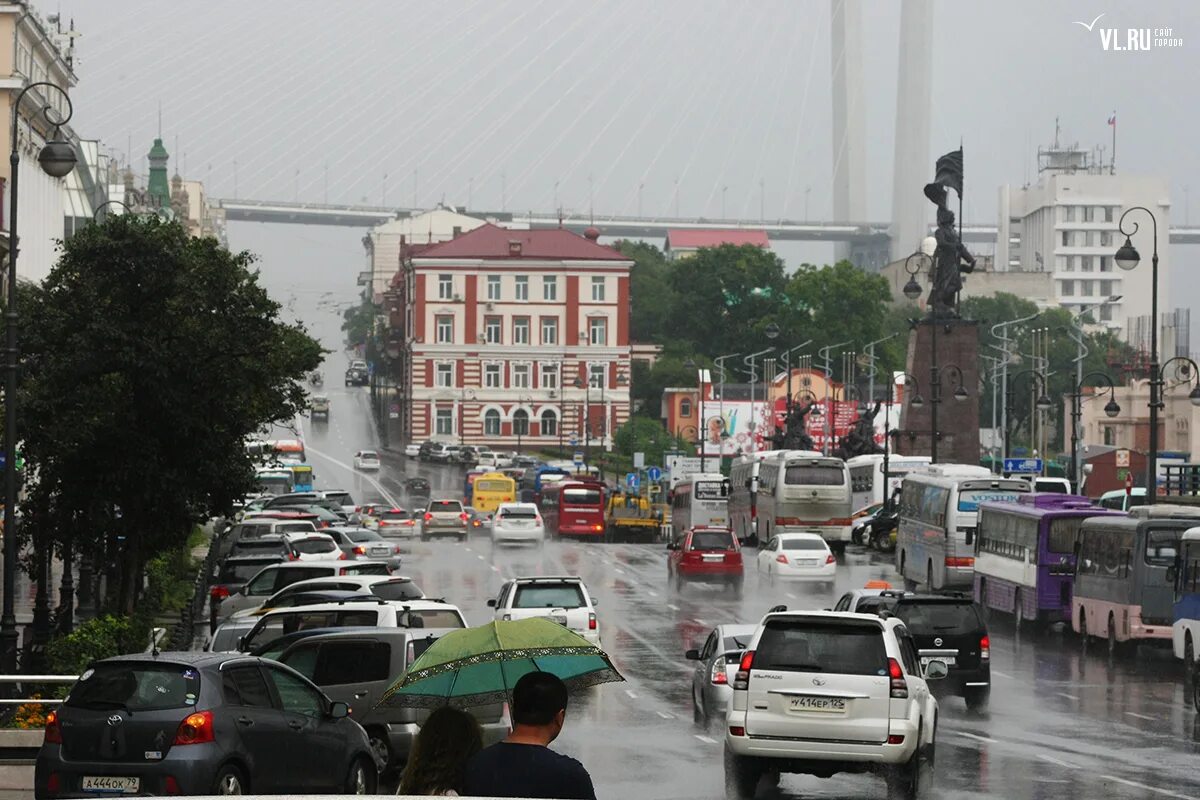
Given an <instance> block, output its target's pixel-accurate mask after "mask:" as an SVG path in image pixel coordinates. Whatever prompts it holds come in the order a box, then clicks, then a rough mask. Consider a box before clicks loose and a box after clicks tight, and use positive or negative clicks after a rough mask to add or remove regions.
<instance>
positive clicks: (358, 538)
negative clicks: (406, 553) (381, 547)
mask: <svg viewBox="0 0 1200 800" xmlns="http://www.w3.org/2000/svg"><path fill="white" fill-rule="evenodd" d="M345 536H346V538H347V539H349V540H350V541H352V542H354V543H355V544H358V543H359V542H382V541H383V537H382V536H380V535H379V534H378V533H376V532H375V531H349V532H347V533H346V534H345Z"/></svg>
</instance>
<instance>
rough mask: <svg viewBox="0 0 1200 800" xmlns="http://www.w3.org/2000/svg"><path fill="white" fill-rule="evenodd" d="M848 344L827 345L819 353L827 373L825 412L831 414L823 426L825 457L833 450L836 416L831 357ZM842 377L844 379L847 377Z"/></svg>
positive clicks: (822, 449) (848, 341)
mask: <svg viewBox="0 0 1200 800" xmlns="http://www.w3.org/2000/svg"><path fill="white" fill-rule="evenodd" d="M848 344H850V340H849V339H847V340H846V341H844V342H838V343H837V344H831V345H826V346H825V347H822V348H821V349H820V350H818V351H817V355H818V356H819V357H820V359H821V363H822V364H824V366H823V367H822V370H823V371H824V372H825V410H826V411H829V412H830V413H828V414H826V415H825V419H824V424H823V425H822V431H823V432H824V434H825V437H824V438H825V441H824V442H822V443H821V444H822V446H821V452H822V453H824V454H825V455H829V452H830V450H831V449H832V448H831V447H830V439H832V438H833V417H834V416H835V415H834V413H833V410H832V409H831V408H830V407H829V391H830V386H829V383H830V381H832V380H833V364H832V362H830V360H829V356H830V355H832V351H834V350H836V349H837V348H839V347H845V346H846V345H848ZM842 377H843V378H844V377H845V376H842Z"/></svg>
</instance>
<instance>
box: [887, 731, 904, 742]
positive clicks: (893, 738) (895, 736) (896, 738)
mask: <svg viewBox="0 0 1200 800" xmlns="http://www.w3.org/2000/svg"><path fill="white" fill-rule="evenodd" d="M887 743H888V744H904V734H902V733H889V734H888V742H887Z"/></svg>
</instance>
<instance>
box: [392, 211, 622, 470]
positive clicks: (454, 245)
mask: <svg viewBox="0 0 1200 800" xmlns="http://www.w3.org/2000/svg"><path fill="white" fill-rule="evenodd" d="M598 236H599V234H598V232H597V231H596V230H595V229H594V228H593V229H589V230H588V231H587V232H586V233H585V235H584V236H579V235H577V234H574V233H571V232H570V231H567V230H561V229H560V230H534V231H529V230H510V229H506V228H500V227H497V226H495V225H491V224H488V225H483V226H481V227H479V228H476V229H475V230H472V231H467V232H465V233H462V234H460V235H459V236H457V237H456V238H454V239H452V240H451V241H448V242H442V243H440V244H433V245H424V246H415V247H408V248H404V249H402V252H401V256H400V258H401V270H400V272H398V273H397V275H396V278H395V280H394V281H393V287H392V292H391V293H390V295H391V297H392V298H394V303H393V304H392V306H391V309H392V313H391V315H390V319H389V324H390V326H391V327H392V329H393V330H392V331H391V335H390V336H389V341H390V342H392V343H402V344H403V346H402V348H395V349H397V350H400V352H398V353H397V356H398V358H399V359H400V362H401V363H400V365H399V366H400V370H399V372H400V376H401V379H400V384H401V392H402V394H406V395H407V396H402V398H401V400H402V405H403V407H404V409H403V412H402V413H403V416H404V425H403V428H404V434H405V437H404V438H406V439H407V440H409V441H421V440H424V439H433V440H435V441H443V442H461V443H465V444H477V445H478V444H483V445H489V446H491V447H494V448H500V449H504V450H512V449H516V448H517V447H518V445H520V446H521V447H522V448H524V449H531V450H534V449H539V448H540V449H547V448H559V447H560V446H562V445H563V444H564V443H566V442H569V441H570V439H571V438H572V436H576V437H577V438H578V441H579V446H580V447H581V448H582V447H583V446H584V444H585V441H590V444H591V446H593V447H608V446H609V445H611V442H612V433H613V431H615V430H616V428H617V427H618V426H620V425H621V424H622V423H624V422H625V420H626V419H628V417H629V381H628V376H629V374H630V369H629V365H630V343H629V309H630V304H629V270H630V267H631V266H632V265H633V262H632V261H630V260H629V259H627V258H626V257H625V256H623V255H621V254H620V253H619V252H617V251H616V250H614V249H612V248H611V247H605V246H602V245H600V244H598V243H597V241H596V239H597V238H598ZM397 334H400V335H397ZM518 439H520V441H518Z"/></svg>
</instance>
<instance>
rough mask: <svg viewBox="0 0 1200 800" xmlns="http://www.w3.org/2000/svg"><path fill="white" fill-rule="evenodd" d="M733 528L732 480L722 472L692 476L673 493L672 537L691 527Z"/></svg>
mask: <svg viewBox="0 0 1200 800" xmlns="http://www.w3.org/2000/svg"><path fill="white" fill-rule="evenodd" d="M728 527H729V479H728V478H726V477H725V476H724V475H722V474H721V473H719V472H704V473H699V474H696V475H689V476H687V477H686V478H684V479H683V480H681V481H680V482H679V483H678V484H677V485H676V486H675V493H674V494H673V495H672V496H671V539H672V540H676V539H678V538H679V537H680V536H681V535H682V534H683V532H684V531H686V530H687V529H688V528H728Z"/></svg>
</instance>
